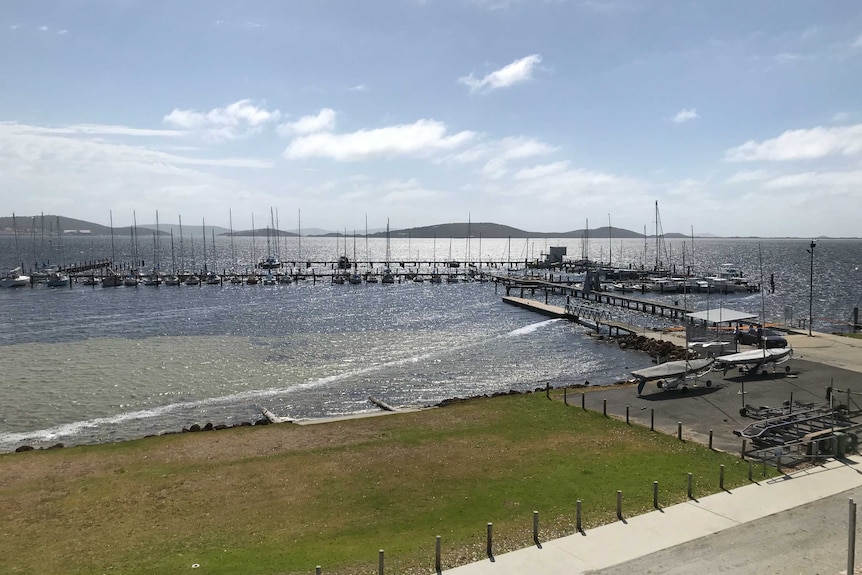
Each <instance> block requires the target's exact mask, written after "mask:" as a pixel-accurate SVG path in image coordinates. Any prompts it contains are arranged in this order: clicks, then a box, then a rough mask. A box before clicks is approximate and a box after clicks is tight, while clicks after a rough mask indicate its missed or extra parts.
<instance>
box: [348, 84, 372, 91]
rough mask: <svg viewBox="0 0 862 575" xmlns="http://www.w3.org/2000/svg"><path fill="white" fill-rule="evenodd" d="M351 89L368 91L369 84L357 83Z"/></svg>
mask: <svg viewBox="0 0 862 575" xmlns="http://www.w3.org/2000/svg"><path fill="white" fill-rule="evenodd" d="M350 91H351V92H367V91H368V86H366V85H365V84H357V85H355V86H352V87H351V88H350Z"/></svg>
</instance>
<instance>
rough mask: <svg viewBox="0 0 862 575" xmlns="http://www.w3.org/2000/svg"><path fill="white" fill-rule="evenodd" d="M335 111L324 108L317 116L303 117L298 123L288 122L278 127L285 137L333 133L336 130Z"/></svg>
mask: <svg viewBox="0 0 862 575" xmlns="http://www.w3.org/2000/svg"><path fill="white" fill-rule="evenodd" d="M335 116H336V113H335V110H333V109H331V108H322V109H321V110H320V112H318V113H317V115H315V116H302V117H301V118H300V119H299V120H297V121H296V122H288V123H286V124H282V125H280V126H279V127H278V133H279V134H281V135H283V136H290V135H306V134H314V133H316V132H331V131H332V130H334V129H335Z"/></svg>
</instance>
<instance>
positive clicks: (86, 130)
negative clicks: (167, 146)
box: [0, 122, 188, 138]
mask: <svg viewBox="0 0 862 575" xmlns="http://www.w3.org/2000/svg"><path fill="white" fill-rule="evenodd" d="M2 125H7V126H21V124H16V123H15V122H0V126H2ZM22 127H23V126H22ZM26 128H27V131H28V132H29V133H31V134H56V135H70V136H71V135H82V136H143V137H147V136H153V137H168V138H174V137H178V136H185V135H187V134H188V132H186V131H183V130H153V129H149V128H132V127H129V126H117V125H106V124H73V125H71V126H63V127H60V128H49V127H43V126H26Z"/></svg>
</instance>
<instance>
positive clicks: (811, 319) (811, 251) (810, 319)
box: [806, 239, 817, 337]
mask: <svg viewBox="0 0 862 575" xmlns="http://www.w3.org/2000/svg"><path fill="white" fill-rule="evenodd" d="M816 245H817V241H816V240H814V239H812V240H811V249H809V250H806V251H808V253H809V254H811V277H810V279H809V291H808V336H809V337H810V336H811V324H812V323H813V322H814V246H816Z"/></svg>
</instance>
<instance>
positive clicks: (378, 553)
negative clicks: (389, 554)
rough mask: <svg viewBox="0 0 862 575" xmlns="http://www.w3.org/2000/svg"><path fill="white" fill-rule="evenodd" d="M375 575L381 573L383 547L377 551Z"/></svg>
mask: <svg viewBox="0 0 862 575" xmlns="http://www.w3.org/2000/svg"><path fill="white" fill-rule="evenodd" d="M377 575H383V549H381V550H380V551H378V552H377Z"/></svg>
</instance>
